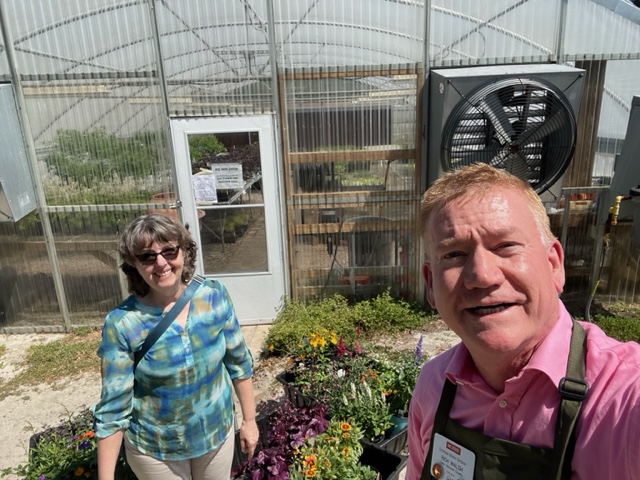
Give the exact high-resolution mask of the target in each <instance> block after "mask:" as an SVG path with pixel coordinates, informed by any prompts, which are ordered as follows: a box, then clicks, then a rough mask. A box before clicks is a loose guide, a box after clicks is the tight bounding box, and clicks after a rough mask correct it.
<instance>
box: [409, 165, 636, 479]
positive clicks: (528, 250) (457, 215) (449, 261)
mask: <svg viewBox="0 0 640 480" xmlns="http://www.w3.org/2000/svg"><path fill="white" fill-rule="evenodd" d="M421 226H422V232H423V234H424V241H425V250H426V258H427V259H426V262H425V264H424V267H423V274H424V278H425V282H426V288H427V296H428V300H429V303H430V304H431V305H432V306H433V307H434V308H435V309H436V310H437V311H438V313H439V314H440V316H441V318H442V319H443V320H444V321H445V322H446V323H447V325H448V326H449V328H451V330H453V331H454V332H455V333H456V334H458V336H459V337H460V338H461V340H462V343H460V344H459V345H457V346H455V347H453V348H452V349H450V350H448V351H447V352H445V353H443V354H441V355H439V356H437V357H436V358H434V359H432V360H431V361H429V362H428V363H427V364H426V365H425V366H424V368H423V370H422V372H421V374H420V377H419V379H418V382H417V385H416V388H415V390H414V395H413V399H412V400H411V405H410V410H409V462H408V466H407V473H406V479H407V480H418V479H421V480H426V479H440V478H442V479H456V480H457V479H460V480H472V479H473V480H479V479H517V480H528V479H531V480H533V479H541V480H548V479H567V480H568V479H573V480H576V479H581V480H586V479H589V480H591V479H597V480H606V479H611V480H613V479H616V480H631V479H640V440H639V438H640V345H638V344H637V343H635V342H629V343H621V342H618V341H616V340H614V339H611V338H609V337H607V336H606V335H605V334H604V333H603V332H602V330H600V329H599V328H598V327H597V326H595V325H593V324H590V323H584V322H574V321H573V320H572V318H571V316H570V315H569V313H568V312H567V310H566V309H565V307H564V305H563V303H562V302H561V301H560V299H559V298H558V296H559V294H560V293H561V292H562V289H563V287H564V281H565V275H564V266H563V262H564V253H563V250H562V246H561V245H560V242H559V241H558V240H557V239H556V238H555V237H554V236H553V234H552V233H551V230H550V227H549V219H548V217H547V215H546V211H545V209H544V206H543V204H542V202H541V201H540V198H539V197H538V195H537V194H536V193H535V192H534V191H533V190H532V189H531V188H530V186H529V185H528V184H526V183H524V182H522V181H521V180H519V179H518V178H516V177H514V176H512V175H510V174H508V173H506V172H504V171H502V170H497V169H495V168H493V167H490V166H488V165H485V164H479V165H473V166H470V167H466V168H464V169H461V170H458V171H456V172H452V173H449V174H447V175H445V176H444V177H443V178H441V179H440V180H438V181H437V182H435V183H434V185H433V186H432V187H431V188H429V189H428V190H427V192H426V193H425V195H424V197H423V200H422V206H421Z"/></svg>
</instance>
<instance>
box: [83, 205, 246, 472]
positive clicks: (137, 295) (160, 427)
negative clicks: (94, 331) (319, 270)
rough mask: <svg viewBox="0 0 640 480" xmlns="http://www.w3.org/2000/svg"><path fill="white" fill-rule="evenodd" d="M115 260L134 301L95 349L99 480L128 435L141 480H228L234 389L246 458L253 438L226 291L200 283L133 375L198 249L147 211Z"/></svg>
mask: <svg viewBox="0 0 640 480" xmlns="http://www.w3.org/2000/svg"><path fill="white" fill-rule="evenodd" d="M119 253H120V257H121V259H122V270H123V272H124V273H125V275H126V277H127V280H128V283H129V290H130V291H131V292H132V294H131V295H130V296H129V297H128V298H127V299H126V300H125V301H124V302H123V303H122V304H120V305H119V306H118V307H116V308H115V309H114V310H113V311H111V312H110V313H109V314H108V315H107V317H106V320H105V324H104V328H103V333H102V342H101V344H100V347H99V349H98V355H99V356H100V358H101V360H102V395H101V399H100V401H99V402H98V403H97V404H96V405H95V407H94V414H95V423H96V425H95V428H96V436H97V437H98V470H99V477H100V479H101V480H107V479H113V478H114V473H115V465H116V461H117V458H118V453H119V451H120V446H121V444H122V439H123V437H124V443H125V451H126V455H127V462H128V463H129V465H130V466H131V468H132V469H133V471H134V473H135V474H136V476H137V477H138V478H139V479H140V480H144V479H152V478H153V479H191V478H193V479H194V480H197V479H212V480H218V479H220V480H222V479H224V480H228V479H229V477H230V470H231V464H232V460H233V450H234V437H235V435H234V431H233V426H234V412H233V400H232V392H231V386H232V385H233V387H234V388H235V391H236V394H237V396H238V399H239V401H240V406H241V409H242V417H243V422H242V425H241V427H240V433H239V438H240V442H241V448H242V451H243V452H245V453H248V454H249V455H252V454H253V450H254V449H255V445H256V443H257V440H258V429H257V426H256V422H255V403H254V397H253V384H252V380H251V376H252V373H253V370H252V368H253V359H252V357H251V353H250V352H249V349H248V348H247V345H246V343H245V341H244V338H243V337H242V333H241V331H240V327H239V325H238V320H237V318H236V315H235V311H234V308H233V304H232V303H231V299H230V298H229V294H228V293H227V291H226V289H225V288H224V286H223V285H221V284H220V283H219V282H217V281H214V280H210V279H208V280H206V281H205V282H204V283H203V284H202V285H200V286H199V288H198V289H197V290H196V292H195V294H194V296H193V297H192V299H191V301H190V302H189V303H187V305H186V306H185V307H184V309H183V310H182V311H181V312H180V313H179V314H178V315H177V317H176V319H175V320H174V321H173V323H172V324H171V325H170V326H169V328H167V330H166V331H165V332H164V333H163V334H162V336H161V337H160V338H159V339H158V340H157V342H156V343H155V344H154V345H153V346H152V347H151V349H150V350H149V351H148V352H147V353H146V355H145V356H144V357H143V359H142V360H141V361H140V363H139V364H138V366H137V367H135V369H134V352H135V351H136V350H139V349H140V347H141V346H142V343H143V342H144V339H145V337H146V336H147V335H148V333H149V332H150V331H151V330H152V329H153V327H154V326H155V325H156V324H157V323H158V321H159V320H160V318H161V315H162V314H163V313H164V312H167V311H168V310H169V309H170V308H171V306H172V305H173V304H174V303H175V301H176V300H177V299H178V297H179V296H180V295H181V294H182V292H183V291H184V289H185V287H186V284H187V283H188V281H189V280H190V279H191V278H192V276H193V274H194V270H195V258H196V244H195V242H194V241H193V240H192V239H191V237H190V235H189V232H188V231H187V230H186V229H185V228H184V227H183V226H182V225H181V224H180V223H179V222H178V221H177V220H174V219H173V218H171V217H169V216H167V215H158V214H151V215H143V216H141V217H139V218H137V219H136V220H134V221H133V222H131V223H130V224H129V225H128V226H127V227H126V228H125V230H124V232H123V234H122V237H121V239H120V244H119ZM134 370H135V373H134Z"/></svg>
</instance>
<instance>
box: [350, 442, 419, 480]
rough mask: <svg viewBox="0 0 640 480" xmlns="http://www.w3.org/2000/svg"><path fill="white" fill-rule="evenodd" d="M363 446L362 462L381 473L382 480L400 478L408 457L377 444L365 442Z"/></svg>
mask: <svg viewBox="0 0 640 480" xmlns="http://www.w3.org/2000/svg"><path fill="white" fill-rule="evenodd" d="M363 448H364V450H363V452H362V455H360V463H361V464H363V465H368V466H370V467H372V468H374V469H376V470H377V471H378V472H379V473H380V480H397V479H398V478H399V476H400V472H401V471H402V469H403V468H404V466H405V465H406V463H407V459H408V457H406V456H405V455H400V454H398V453H394V452H390V451H389V450H385V449H383V448H380V447H377V446H375V445H370V444H363Z"/></svg>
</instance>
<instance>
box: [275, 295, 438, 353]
mask: <svg viewBox="0 0 640 480" xmlns="http://www.w3.org/2000/svg"><path fill="white" fill-rule="evenodd" d="M430 321H431V316H429V315H427V314H426V313H425V312H424V311H423V310H421V309H420V308H419V307H418V306H414V305H411V304H409V303H407V302H405V301H403V300H396V299H394V298H393V297H392V296H391V295H390V294H389V291H388V290H387V291H386V292H384V293H382V294H380V295H378V296H377V297H375V298H373V299H371V300H364V301H362V302H359V303H356V304H355V305H349V303H348V302H347V300H346V299H345V298H344V297H342V296H340V295H334V296H332V297H327V298H323V299H319V300H314V301H311V302H309V303H308V304H306V303H304V302H301V301H299V300H288V301H287V302H285V305H284V307H283V308H282V309H281V310H280V311H279V312H278V315H277V316H276V319H275V321H274V323H273V325H272V327H271V328H270V329H269V333H268V335H267V337H266V339H265V345H266V346H268V350H269V351H270V352H272V353H274V354H276V355H282V354H291V353H292V348H294V347H295V346H296V345H298V343H299V342H300V341H301V339H304V338H309V337H310V336H311V335H312V334H314V333H316V332H319V331H321V330H322V329H323V328H325V329H327V330H329V331H332V332H335V334H336V335H337V337H338V338H341V337H342V338H343V340H344V341H345V343H348V344H352V343H353V340H354V339H355V337H356V332H357V331H358V330H361V331H362V332H363V333H370V334H373V333H375V332H381V331H385V332H394V331H400V330H404V329H407V328H417V327H420V326H423V325H426V324H427V323H429V322H430Z"/></svg>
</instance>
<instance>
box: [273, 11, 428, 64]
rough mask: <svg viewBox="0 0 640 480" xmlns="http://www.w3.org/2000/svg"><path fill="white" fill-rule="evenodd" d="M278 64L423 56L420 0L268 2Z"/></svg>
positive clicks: (385, 60)
mask: <svg viewBox="0 0 640 480" xmlns="http://www.w3.org/2000/svg"><path fill="white" fill-rule="evenodd" d="M274 10H275V17H276V18H275V24H276V37H277V38H276V41H277V47H278V48H277V52H278V61H279V64H280V66H281V67H284V68H297V67H327V66H356V65H396V64H404V63H409V64H415V63H417V62H421V61H422V58H423V55H424V53H423V41H424V23H425V22H424V1H414V0H367V1H348V2H345V1H342V0H322V1H317V0H305V1H299V0H285V1H279V2H274Z"/></svg>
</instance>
